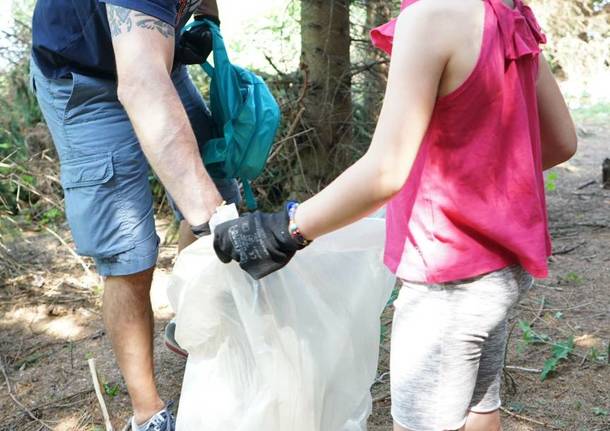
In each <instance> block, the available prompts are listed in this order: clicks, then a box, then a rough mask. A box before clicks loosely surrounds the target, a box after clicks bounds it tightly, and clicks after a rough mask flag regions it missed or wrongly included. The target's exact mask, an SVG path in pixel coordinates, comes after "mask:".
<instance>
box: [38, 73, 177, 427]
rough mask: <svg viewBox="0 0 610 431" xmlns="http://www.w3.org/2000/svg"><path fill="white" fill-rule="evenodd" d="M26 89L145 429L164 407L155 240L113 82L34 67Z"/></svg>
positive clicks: (139, 164)
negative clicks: (155, 327) (158, 373)
mask: <svg viewBox="0 0 610 431" xmlns="http://www.w3.org/2000/svg"><path fill="white" fill-rule="evenodd" d="M32 87H33V89H34V90H35V91H36V95H37V99H38V102H39V104H40V107H41V110H42V112H43V114H44V117H45V120H46V122H47V124H48V126H49V129H50V131H51V135H52V136H53V142H54V144H55V147H56V148H57V153H58V154H59V159H60V164H61V183H62V186H63V188H64V196H65V207H66V216H67V219H68V223H69V225H70V229H71V231H72V237H73V238H74V242H75V244H76V249H77V252H78V253H79V254H81V255H85V256H92V257H93V258H94V259H95V262H96V265H97V270H98V272H99V274H100V275H101V276H103V277H105V280H106V281H105V293H104V306H103V312H104V322H105V324H106V326H107V331H108V334H109V336H110V339H111V341H112V344H113V348H114V349H115V353H116V357H117V361H118V364H119V367H120V368H121V372H122V374H123V377H124V379H125V381H126V382H127V386H128V389H129V393H130V395H131V397H132V401H133V405H134V410H135V412H136V419H137V420H138V421H139V422H145V421H146V420H147V419H148V418H150V417H151V416H153V415H154V414H155V413H157V412H159V411H160V410H161V409H162V408H163V403H162V402H161V400H160V398H159V395H158V392H157V389H156V387H155V383H154V369H153V356H152V311H151V306H150V298H149V290H150V285H151V277H152V271H153V269H152V268H153V267H154V265H155V263H156V260H157V252H158V244H159V238H158V236H157V234H156V232H155V223H154V216H153V215H154V214H153V208H152V194H151V191H150V185H149V183H148V174H149V170H150V169H149V167H148V164H147V162H146V159H145V157H144V154H143V153H142V150H141V148H140V146H139V143H138V141H137V138H136V136H135V133H134V131H133V128H132V126H131V123H130V121H129V118H128V117H127V114H126V113H125V111H124V109H123V107H122V106H121V104H120V103H119V101H118V98H117V94H116V83H113V82H112V81H108V80H100V79H96V78H93V77H88V76H84V75H79V74H72V77H71V78H70V79H61V80H52V79H47V78H46V77H44V76H43V75H42V73H41V72H40V70H38V68H37V67H36V65H35V64H34V63H33V64H32ZM147 416H148V417H147ZM165 417H166V418H167V420H168V421H170V423H171V418H169V416H168V415H167V414H166V415H165Z"/></svg>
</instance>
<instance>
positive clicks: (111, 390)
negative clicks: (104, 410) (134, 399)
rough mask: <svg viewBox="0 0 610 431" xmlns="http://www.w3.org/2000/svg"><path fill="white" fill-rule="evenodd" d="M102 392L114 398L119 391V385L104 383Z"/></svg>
mask: <svg viewBox="0 0 610 431" xmlns="http://www.w3.org/2000/svg"><path fill="white" fill-rule="evenodd" d="M103 386H104V393H105V394H106V395H108V396H109V397H110V398H115V397H116V396H117V395H119V394H120V393H121V387H120V386H119V385H118V384H114V385H111V384H110V383H106V382H105V383H104V384H103Z"/></svg>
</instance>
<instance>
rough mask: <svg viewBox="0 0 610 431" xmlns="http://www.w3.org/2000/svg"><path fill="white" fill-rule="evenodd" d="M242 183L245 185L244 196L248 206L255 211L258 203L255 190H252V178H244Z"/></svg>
mask: <svg viewBox="0 0 610 431" xmlns="http://www.w3.org/2000/svg"><path fill="white" fill-rule="evenodd" d="M241 182H242V185H243V187H244V196H245V198H246V206H247V207H248V210H250V211H254V210H255V209H256V208H258V204H257V203H256V198H255V197H254V191H253V190H252V184H250V180H246V179H243V178H242V181H241Z"/></svg>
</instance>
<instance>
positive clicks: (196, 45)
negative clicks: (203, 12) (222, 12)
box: [174, 16, 219, 64]
mask: <svg viewBox="0 0 610 431" xmlns="http://www.w3.org/2000/svg"><path fill="white" fill-rule="evenodd" d="M203 19H209V20H212V21H214V22H216V23H217V24H219V21H218V19H217V18H213V17H207V16H206V17H197V18H195V21H201V20H203ZM212 49H213V44H212V33H211V32H210V30H209V29H208V28H207V27H206V26H197V27H194V28H192V29H190V30H188V31H185V32H184V33H182V35H181V36H180V41H179V42H178V45H177V46H176V54H175V55H174V58H175V61H176V62H177V63H181V64H203V63H205V62H206V60H207V59H208V56H209V55H210V53H211V52H212Z"/></svg>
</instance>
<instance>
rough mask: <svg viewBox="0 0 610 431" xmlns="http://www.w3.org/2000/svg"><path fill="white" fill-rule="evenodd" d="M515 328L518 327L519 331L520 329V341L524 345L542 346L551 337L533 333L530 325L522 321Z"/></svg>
mask: <svg viewBox="0 0 610 431" xmlns="http://www.w3.org/2000/svg"><path fill="white" fill-rule="evenodd" d="M517 326H518V327H519V329H521V332H522V333H523V337H522V339H523V342H524V343H525V344H526V345H529V344H543V343H547V342H549V341H550V340H551V337H549V336H548V335H546V334H541V333H538V332H536V331H534V329H533V328H532V327H531V326H530V324H529V323H527V322H526V321H524V320H519V322H518V323H517Z"/></svg>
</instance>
